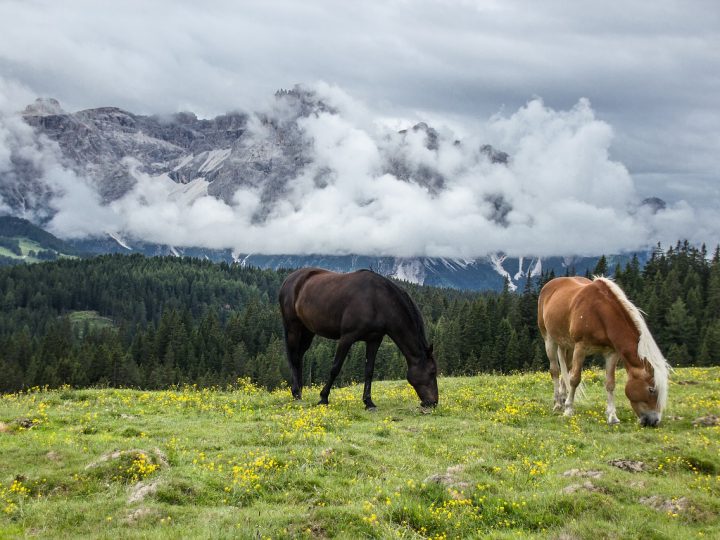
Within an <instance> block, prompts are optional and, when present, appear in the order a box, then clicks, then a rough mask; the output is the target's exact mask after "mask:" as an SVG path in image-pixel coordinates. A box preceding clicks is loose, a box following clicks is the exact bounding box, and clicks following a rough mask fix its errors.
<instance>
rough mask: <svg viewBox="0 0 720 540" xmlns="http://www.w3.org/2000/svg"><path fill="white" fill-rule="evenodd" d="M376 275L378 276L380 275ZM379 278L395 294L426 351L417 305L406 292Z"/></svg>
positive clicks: (384, 278) (423, 326) (423, 325)
mask: <svg viewBox="0 0 720 540" xmlns="http://www.w3.org/2000/svg"><path fill="white" fill-rule="evenodd" d="M373 273H374V272H373ZM376 275H378V276H380V274H376ZM380 277H381V278H383V281H384V282H385V283H387V284H388V286H389V287H390V289H391V290H392V291H393V292H394V293H395V294H396V296H397V298H398V300H400V304H401V305H402V306H403V308H405V311H406V312H407V314H408V316H409V317H410V320H411V321H412V323H413V325H414V326H415V329H416V330H417V333H418V336H419V339H420V345H421V346H422V348H423V349H424V350H426V349H427V348H428V342H427V336H426V335H425V323H424V322H423V319H422V315H421V314H420V309H419V308H418V307H417V304H415V302H414V301H413V299H412V298H410V295H409V294H408V293H407V291H405V290H404V289H403V288H402V287H400V286H399V285H397V284H396V283H395V282H393V281H392V280H390V279H388V278H386V277H384V276H380Z"/></svg>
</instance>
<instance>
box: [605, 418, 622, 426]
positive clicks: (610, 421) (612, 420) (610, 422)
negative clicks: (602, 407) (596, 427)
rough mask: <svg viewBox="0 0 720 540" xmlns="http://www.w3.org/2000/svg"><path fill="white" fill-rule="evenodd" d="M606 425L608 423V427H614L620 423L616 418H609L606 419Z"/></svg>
mask: <svg viewBox="0 0 720 540" xmlns="http://www.w3.org/2000/svg"><path fill="white" fill-rule="evenodd" d="M607 423H608V426H615V425H617V424H619V423H620V420H619V419H618V417H617V416H611V417H610V418H608V421H607Z"/></svg>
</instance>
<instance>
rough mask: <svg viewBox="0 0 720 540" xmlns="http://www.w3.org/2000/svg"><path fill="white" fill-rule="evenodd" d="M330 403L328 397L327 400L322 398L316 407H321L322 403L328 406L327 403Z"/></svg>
mask: <svg viewBox="0 0 720 540" xmlns="http://www.w3.org/2000/svg"><path fill="white" fill-rule="evenodd" d="M329 404H330V403H328V401H327V400H326V399H325V400H323V399H321V400H320V401H318V402H317V403H316V404H315V406H316V407H319V406H320V405H326V406H327V405H329Z"/></svg>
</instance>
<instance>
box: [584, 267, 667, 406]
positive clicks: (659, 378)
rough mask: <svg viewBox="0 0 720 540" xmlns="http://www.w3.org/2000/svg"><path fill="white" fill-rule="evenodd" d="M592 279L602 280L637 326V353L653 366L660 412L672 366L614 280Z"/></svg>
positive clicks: (642, 318) (638, 311) (665, 399)
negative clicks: (638, 336) (638, 337)
mask: <svg viewBox="0 0 720 540" xmlns="http://www.w3.org/2000/svg"><path fill="white" fill-rule="evenodd" d="M593 281H602V282H603V283H604V284H605V286H606V287H607V288H608V289H609V290H610V291H611V292H612V293H613V295H614V296H615V298H617V300H618V302H620V305H621V306H622V307H623V309H624V310H625V311H626V312H627V314H628V316H629V317H630V319H631V320H632V322H633V324H634V325H635V328H637V330H638V332H639V333H640V339H639V340H638V347H637V354H638V356H639V357H640V358H641V359H644V360H645V361H647V362H648V363H649V364H650V365H651V366H652V368H653V373H654V379H655V389H656V390H657V393H658V407H659V409H660V412H662V411H663V409H664V408H665V405H667V397H668V386H669V382H668V379H669V376H670V371H671V370H672V367H671V366H670V364H669V363H668V361H667V360H666V359H665V357H664V356H663V354H662V352H660V348H659V347H658V346H657V343H655V340H654V339H653V337H652V334H651V333H650V329H649V328H648V326H647V323H646V322H645V318H644V317H643V316H642V312H641V311H640V310H639V309H638V308H637V306H635V304H633V303H632V302H631V301H630V300H629V299H628V297H627V296H626V295H625V293H624V292H623V290H622V289H621V288H620V287H618V285H617V284H616V283H615V282H614V281H612V280H611V279H608V278H605V277H598V276H594V277H593Z"/></svg>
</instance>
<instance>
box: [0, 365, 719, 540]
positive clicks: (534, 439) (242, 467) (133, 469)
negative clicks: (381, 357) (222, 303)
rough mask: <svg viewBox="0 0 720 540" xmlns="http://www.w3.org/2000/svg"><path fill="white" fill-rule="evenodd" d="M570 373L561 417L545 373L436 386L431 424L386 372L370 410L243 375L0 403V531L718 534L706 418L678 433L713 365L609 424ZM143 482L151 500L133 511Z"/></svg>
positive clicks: (711, 394) (589, 379)
mask: <svg viewBox="0 0 720 540" xmlns="http://www.w3.org/2000/svg"><path fill="white" fill-rule="evenodd" d="M620 375H621V377H620V379H621V381H620V382H622V380H623V377H624V373H622V372H621V374H620ZM585 380H586V385H587V386H586V392H587V396H586V398H585V399H584V400H583V401H581V402H580V403H579V404H578V407H577V414H576V415H575V416H574V417H572V418H565V417H562V416H558V415H555V414H553V413H552V412H551V410H550V409H551V405H552V384H551V382H550V377H549V375H548V374H546V373H537V374H525V375H513V376H491V375H483V376H478V377H471V378H444V379H441V380H440V391H441V396H440V397H441V402H440V406H439V407H438V408H437V409H436V410H435V411H434V412H433V413H432V414H423V413H422V412H421V411H420V409H419V407H418V400H417V397H416V396H415V394H414V391H413V390H412V389H411V388H410V387H409V386H408V385H407V384H406V383H404V382H399V381H398V382H381V383H376V384H375V385H374V398H375V401H376V403H377V404H378V411H377V412H374V413H373V412H366V411H365V410H363V407H362V402H361V399H360V398H361V394H362V387H361V386H352V387H348V388H343V389H337V390H334V391H333V392H332V394H331V396H330V406H329V407H315V406H313V403H314V402H315V401H316V400H317V397H318V389H317V388H313V389H309V390H307V389H306V393H305V399H304V400H303V401H301V402H293V401H291V399H290V393H289V391H288V390H279V391H276V392H272V393H270V392H265V391H261V390H258V389H256V388H255V387H253V386H252V385H249V384H247V383H244V382H241V383H240V384H239V385H238V387H237V388H235V389H232V390H222V391H221V390H200V389H196V388H193V387H188V388H184V389H178V390H177V391H162V392H143V391H135V390H107V389H99V390H72V389H60V390H52V391H35V392H29V393H23V394H11V395H5V396H2V397H0V422H2V424H0V456H2V459H0V537H2V538H4V537H25V536H32V537H38V538H86V537H93V538H113V539H121V538H187V537H202V538H268V537H269V538H297V537H300V538H303V537H306V538H316V537H319V538H323V537H328V538H332V537H341V538H445V537H447V538H468V537H469V538H472V537H476V538H486V537H489V538H517V537H523V538H568V539H571V538H593V539H602V538H668V539H677V538H698V537H705V538H713V537H714V538H717V537H718V536H720V524H719V520H718V516H719V514H720V476H719V475H720V457H718V456H719V455H720V436H719V435H720V432H719V430H720V427H717V426H714V427H713V426H710V427H706V426H696V425H693V420H695V419H696V418H698V417H701V416H706V415H709V414H716V415H717V414H720V368H711V369H695V368H691V369H678V370H677V371H676V372H675V373H674V374H673V381H674V382H673V383H672V384H671V387H670V407H669V409H668V411H667V413H666V416H665V418H664V419H663V423H662V426H661V427H660V428H658V429H650V428H640V427H639V426H638V423H637V421H636V419H635V417H634V415H633V413H632V411H631V409H630V407H629V404H628V403H627V401H626V399H625V398H624V396H623V393H622V385H621V384H620V385H619V387H618V396H617V402H618V415H619V417H620V419H621V421H622V423H621V424H620V425H618V426H614V427H609V426H607V425H606V424H605V422H604V415H603V411H604V407H605V404H604V390H603V387H602V377H601V375H600V373H599V372H596V371H588V372H586V374H585ZM23 426H25V427H23ZM113 452H114V453H113ZM613 459H628V460H637V461H642V462H643V463H644V464H645V470H644V471H643V472H635V473H633V472H628V471H625V470H621V469H619V468H617V467H614V466H612V465H610V464H609V461H611V460H613ZM571 469H579V470H580V471H600V473H601V476H600V477H599V478H588V477H578V476H564V475H563V473H565V472H566V471H569V470H571ZM138 482H143V483H144V484H145V485H147V484H152V486H153V489H154V491H153V490H152V489H151V490H150V491H151V492H150V493H148V494H146V495H145V497H144V498H142V497H141V498H139V500H136V501H135V502H131V501H130V500H129V498H130V497H131V495H132V494H133V492H134V490H136V489H137V487H138ZM586 482H590V484H585V483H586ZM141 485H142V484H141ZM573 485H576V486H575V488H573V489H576V491H575V492H574V493H568V492H566V491H564V490H566V489H567V488H568V487H571V486H573ZM577 486H580V487H579V488H578V487H577ZM653 496H656V497H655V498H654V499H652V501H656V505H658V506H659V505H662V504H665V505H666V506H665V507H664V509H655V508H653V507H651V506H649V505H648V504H645V503H643V502H641V499H643V498H645V497H653Z"/></svg>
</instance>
